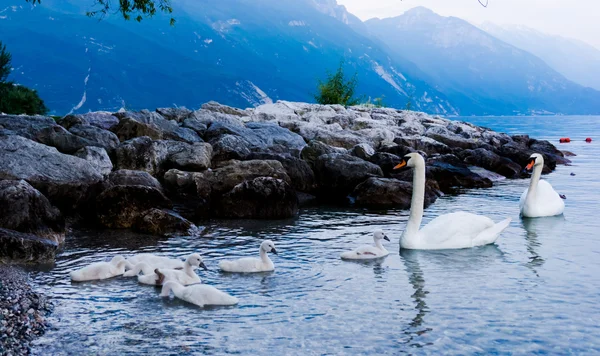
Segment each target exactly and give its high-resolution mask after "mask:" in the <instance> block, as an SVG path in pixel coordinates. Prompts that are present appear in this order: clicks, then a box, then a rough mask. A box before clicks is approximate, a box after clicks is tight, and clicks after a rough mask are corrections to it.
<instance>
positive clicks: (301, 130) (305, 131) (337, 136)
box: [284, 121, 374, 149]
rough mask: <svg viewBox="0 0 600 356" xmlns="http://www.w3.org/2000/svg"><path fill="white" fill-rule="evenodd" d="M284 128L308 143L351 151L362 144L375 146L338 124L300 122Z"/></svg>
mask: <svg viewBox="0 0 600 356" xmlns="http://www.w3.org/2000/svg"><path fill="white" fill-rule="evenodd" d="M284 127H286V128H288V129H289V130H291V131H293V132H295V133H297V134H299V135H300V136H302V137H303V138H304V140H305V141H306V142H310V141H312V140H316V141H321V142H323V143H325V144H327V145H330V146H333V147H340V148H345V149H351V148H352V147H354V146H356V145H358V144H361V143H370V144H374V143H373V142H371V141H370V140H369V139H367V138H366V137H363V136H361V135H359V134H358V133H356V132H354V131H349V130H344V129H343V128H342V126H341V125H339V124H338V123H335V124H330V125H319V124H313V123H307V122H302V121H300V122H293V123H291V124H288V125H285V126H284Z"/></svg>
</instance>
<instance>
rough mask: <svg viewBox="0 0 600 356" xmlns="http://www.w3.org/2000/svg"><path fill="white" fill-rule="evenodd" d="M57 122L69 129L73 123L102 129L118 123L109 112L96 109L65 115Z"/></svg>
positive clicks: (112, 126)
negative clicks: (94, 110)
mask: <svg viewBox="0 0 600 356" xmlns="http://www.w3.org/2000/svg"><path fill="white" fill-rule="evenodd" d="M58 123H59V124H60V125H61V126H63V127H64V128H66V129H70V128H71V126H73V125H91V126H95V127H98V128H101V129H103V130H111V129H113V128H114V127H115V126H116V125H117V124H118V123H119V119H118V118H117V117H116V116H114V115H113V114H112V113H110V112H107V111H96V112H88V113H85V114H77V115H67V116H65V117H63V118H62V119H60V120H59V121H58Z"/></svg>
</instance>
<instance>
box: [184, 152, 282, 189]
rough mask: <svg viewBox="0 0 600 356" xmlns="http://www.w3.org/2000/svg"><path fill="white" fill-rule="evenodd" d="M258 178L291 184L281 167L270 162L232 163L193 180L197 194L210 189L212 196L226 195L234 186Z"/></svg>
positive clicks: (278, 163) (277, 163)
mask: <svg viewBox="0 0 600 356" xmlns="http://www.w3.org/2000/svg"><path fill="white" fill-rule="evenodd" d="M258 177H271V178H276V179H282V180H283V181H285V182H286V183H288V184H289V183H291V180H290V177H289V176H288V174H287V172H286V171H285V169H284V168H283V165H282V164H281V163H280V162H278V161H272V160H264V161H263V160H250V161H232V162H231V164H229V165H226V166H224V167H221V168H218V169H214V170H212V171H206V172H203V173H201V174H200V175H196V177H195V180H196V185H197V188H198V190H199V194H200V192H201V191H204V192H206V190H207V189H210V193H211V194H213V195H214V194H223V193H226V192H228V191H230V190H231V189H233V187H235V186H236V185H238V184H240V183H242V182H244V181H246V180H253V179H255V178H258Z"/></svg>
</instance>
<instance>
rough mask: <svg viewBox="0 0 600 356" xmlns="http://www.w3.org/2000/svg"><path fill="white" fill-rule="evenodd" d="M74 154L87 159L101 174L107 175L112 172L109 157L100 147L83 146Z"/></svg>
mask: <svg viewBox="0 0 600 356" xmlns="http://www.w3.org/2000/svg"><path fill="white" fill-rule="evenodd" d="M74 156H75V157H79V158H82V159H85V160H86V161H88V162H89V163H90V164H91V165H92V167H94V168H95V169H96V170H97V171H98V173H100V174H102V175H103V176H107V175H109V174H110V172H112V169H113V164H112V162H111V161H110V157H108V153H106V150H105V149H104V148H102V147H94V146H88V147H84V148H82V149H80V150H79V151H77V152H75V154H74Z"/></svg>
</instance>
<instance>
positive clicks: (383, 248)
mask: <svg viewBox="0 0 600 356" xmlns="http://www.w3.org/2000/svg"><path fill="white" fill-rule="evenodd" d="M375 247H377V248H378V249H380V250H385V247H383V244H382V243H381V240H378V239H375Z"/></svg>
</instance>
